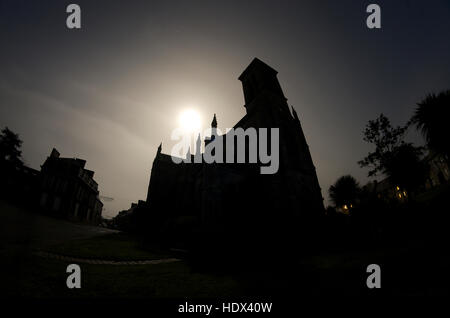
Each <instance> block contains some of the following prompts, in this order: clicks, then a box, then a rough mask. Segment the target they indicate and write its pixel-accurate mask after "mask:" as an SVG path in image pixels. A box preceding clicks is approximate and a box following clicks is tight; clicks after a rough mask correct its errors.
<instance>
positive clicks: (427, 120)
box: [411, 90, 450, 160]
mask: <svg viewBox="0 0 450 318" xmlns="http://www.w3.org/2000/svg"><path fill="white" fill-rule="evenodd" d="M417 106H418V107H417V109H416V112H415V114H414V116H413V117H412V118H411V121H412V123H414V124H415V125H416V127H417V128H418V129H419V130H420V131H421V132H422V134H423V136H424V137H425V140H426V142H427V146H428V148H429V149H430V150H434V151H435V152H436V153H438V154H441V155H444V157H445V158H446V159H447V160H448V159H449V158H450V143H449V142H448V136H449V133H450V123H449V120H448V116H447V115H446V114H448V109H449V108H450V90H447V91H443V92H441V93H439V94H438V95H436V94H429V95H428V96H427V97H425V99H423V100H422V101H421V102H420V103H418V104H417Z"/></svg>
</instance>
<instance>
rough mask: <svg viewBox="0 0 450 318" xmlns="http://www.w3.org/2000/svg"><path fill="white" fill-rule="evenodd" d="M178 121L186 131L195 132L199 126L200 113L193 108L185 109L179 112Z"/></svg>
mask: <svg viewBox="0 0 450 318" xmlns="http://www.w3.org/2000/svg"><path fill="white" fill-rule="evenodd" d="M178 123H179V125H180V127H181V128H182V129H183V130H185V131H186V132H191V133H192V132H197V131H199V130H200V128H201V119H200V114H199V113H198V112H197V111H195V110H193V109H188V110H185V111H183V112H182V113H181V114H180V116H179V118H178Z"/></svg>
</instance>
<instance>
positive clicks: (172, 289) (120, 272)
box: [9, 257, 242, 299]
mask: <svg viewBox="0 0 450 318" xmlns="http://www.w3.org/2000/svg"><path fill="white" fill-rule="evenodd" d="M29 265H31V266H27V267H26V268H23V270H22V272H21V273H20V279H19V281H17V282H16V284H15V285H14V287H15V288H13V289H12V290H10V292H9V296H12V297H32V298H64V299H66V298H181V297H194V298H195V297H202V298H203V297H226V296H239V295H241V294H242V291H241V288H240V286H239V283H238V282H237V281H236V280H235V279H233V278H231V277H229V276H216V275H211V274H201V273H194V272H192V271H191V269H190V267H189V266H188V265H187V264H186V263H185V262H176V263H168V264H158V265H132V266H116V265H88V264H80V267H81V288H80V289H68V288H67V287H66V279H67V277H68V275H69V274H67V273H66V267H67V265H69V264H68V263H66V262H63V261H58V260H52V259H43V258H39V257H32V258H31V259H30V260H29Z"/></svg>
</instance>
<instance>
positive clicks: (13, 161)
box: [0, 127, 23, 167]
mask: <svg viewBox="0 0 450 318" xmlns="http://www.w3.org/2000/svg"><path fill="white" fill-rule="evenodd" d="M21 147H22V140H20V138H19V135H18V134H16V133H14V132H13V131H11V130H10V129H9V128H8V127H5V128H4V129H3V130H2V131H1V134H0V165H2V166H5V165H10V166H13V167H15V166H21V165H22V164H23V162H22V159H21V157H22V151H21V150H20V148H21Z"/></svg>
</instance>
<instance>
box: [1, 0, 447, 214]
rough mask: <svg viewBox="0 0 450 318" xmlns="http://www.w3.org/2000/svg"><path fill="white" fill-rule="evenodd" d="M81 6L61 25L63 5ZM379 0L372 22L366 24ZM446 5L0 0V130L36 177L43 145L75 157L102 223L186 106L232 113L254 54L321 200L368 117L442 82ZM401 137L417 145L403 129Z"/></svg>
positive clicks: (138, 191) (404, 104)
mask: <svg viewBox="0 0 450 318" xmlns="http://www.w3.org/2000/svg"><path fill="white" fill-rule="evenodd" d="M70 3H77V4H79V5H80V7H81V11H82V14H81V15H82V28H81V30H70V29H68V28H67V27H66V18H67V15H68V14H67V13H66V6H67V5H68V4H70ZM370 3H377V4H379V5H380V6H381V10H382V11H381V14H382V28H381V29H380V30H370V29H368V28H367V26H366V17H367V15H368V14H367V13H366V7H367V5H368V4H370ZM449 35H450V1H446V0H440V1H438V0H436V1H406V0H396V1H375V0H373V1H356V0H353V1H350V0H345V1H342V0H340V1H335V0H330V1H317V0H315V1H275V0H272V1H245V0H244V1H242V0H240V1H221V2H219V1H193V0H192V1H187V0H186V1H79V0H72V1H61V0H58V1H56V0H55V1H31V0H30V1H21V0H12V1H5V0H0V40H1V49H0V65H1V71H0V128H3V127H4V126H8V127H9V128H10V129H12V130H13V131H15V132H17V133H19V134H20V136H21V138H22V139H23V141H24V144H23V158H24V161H25V163H26V164H27V165H29V166H31V167H33V168H36V169H39V166H40V165H41V164H42V163H43V162H44V160H45V158H46V157H47V156H48V155H49V154H50V151H51V149H52V148H53V147H55V148H57V149H58V150H59V151H60V152H61V155H62V156H64V157H78V158H83V159H86V160H87V168H88V169H91V170H94V171H95V179H96V181H97V182H98V183H99V189H100V194H101V195H103V196H108V197H113V198H114V201H112V202H105V211H104V216H106V217H110V216H113V215H115V214H116V213H117V212H118V211H119V210H121V209H125V208H128V207H129V205H130V204H131V202H133V201H137V200H138V199H145V196H146V191H147V186H148V181H149V177H150V169H151V165H152V162H153V158H154V156H155V154H156V149H157V147H158V145H159V143H160V142H161V141H162V142H163V152H166V153H170V148H171V145H172V142H171V141H170V134H171V132H172V130H173V129H174V128H176V127H177V125H178V121H177V118H178V116H179V114H180V112H182V111H183V110H184V109H187V108H191V109H195V110H196V111H198V112H199V113H200V115H201V119H202V126H203V127H204V128H207V127H209V125H210V122H211V120H212V116H213V114H214V113H216V114H217V120H218V126H219V128H221V129H225V128H229V127H233V125H234V124H235V123H236V122H237V121H238V120H239V119H240V118H241V117H242V116H243V115H244V114H245V109H244V107H243V104H244V97H243V94H242V88H241V83H240V82H239V81H238V80H237V77H238V76H239V75H240V74H241V72H242V71H243V70H244V69H245V67H246V66H247V65H248V64H249V63H250V62H251V60H252V59H253V58H254V57H258V58H260V59H261V60H263V61H264V62H266V63H267V64H269V65H270V66H272V67H273V68H275V69H276V70H278V72H279V74H278V78H279V80H280V83H281V86H282V88H283V90H284V93H285V95H286V97H287V98H288V103H289V104H290V105H293V106H294V108H295V109H296V110H297V112H298V114H299V116H300V120H301V121H302V125H303V130H304V132H305V135H306V138H307V141H308V144H309V147H310V150H311V154H312V157H313V160H314V163H315V165H316V168H317V174H318V177H319V182H320V185H321V187H322V195H323V196H324V197H325V199H326V201H327V200H328V191H327V190H328V188H329V186H330V185H331V184H332V183H333V182H334V181H335V180H336V179H337V178H338V177H340V176H341V175H343V174H352V175H353V176H355V177H356V178H357V179H358V180H359V181H360V183H361V184H365V183H366V182H367V180H368V179H367V177H366V175H367V170H366V169H361V168H359V166H358V165H357V161H358V160H360V159H362V158H363V157H364V156H365V155H366V154H367V152H368V151H370V150H371V148H370V146H369V145H367V144H366V143H365V142H364V141H363V140H362V137H363V136H362V131H363V129H364V126H365V124H366V122H367V121H368V120H370V119H374V118H376V117H377V116H378V115H379V113H381V112H383V113H384V114H386V115H387V116H388V117H389V118H390V119H391V120H392V122H393V123H394V124H398V125H400V124H404V123H405V122H406V121H408V120H409V118H410V116H411V115H412V112H413V110H414V108H415V105H416V103H417V102H419V101H420V100H421V99H422V98H423V97H424V96H425V95H426V94H427V93H430V92H438V91H440V90H443V89H449V88H450V36H449ZM408 137H409V140H411V141H415V142H417V143H421V142H422V140H421V138H420V137H419V136H418V135H417V133H415V132H414V131H412V132H411V133H410V134H409V136H408Z"/></svg>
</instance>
